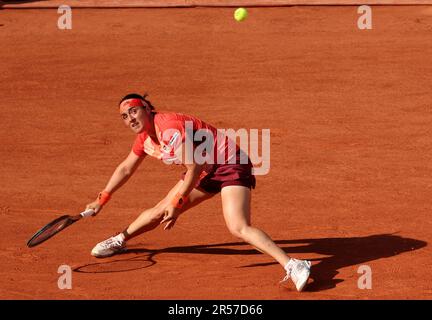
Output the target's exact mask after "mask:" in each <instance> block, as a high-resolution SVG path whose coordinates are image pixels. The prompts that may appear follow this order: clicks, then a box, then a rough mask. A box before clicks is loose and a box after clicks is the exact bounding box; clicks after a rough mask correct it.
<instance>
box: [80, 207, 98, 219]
mask: <svg viewBox="0 0 432 320" xmlns="http://www.w3.org/2000/svg"><path fill="white" fill-rule="evenodd" d="M94 213H95V212H94V210H93V209H87V210H85V211H83V212H81V213H80V215H81V216H82V217H83V218H85V217H90V216H92V215H94Z"/></svg>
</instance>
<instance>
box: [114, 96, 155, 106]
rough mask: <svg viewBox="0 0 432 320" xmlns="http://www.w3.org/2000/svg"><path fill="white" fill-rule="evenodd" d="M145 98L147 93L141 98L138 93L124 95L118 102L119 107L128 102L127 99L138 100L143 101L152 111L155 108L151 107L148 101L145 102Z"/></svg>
mask: <svg viewBox="0 0 432 320" xmlns="http://www.w3.org/2000/svg"><path fill="white" fill-rule="evenodd" d="M147 96H148V94H147V93H144V94H143V95H142V96H141V95H139V94H138V93H129V94H127V95H125V96H124V97H123V98H122V99H121V100H120V102H119V105H120V104H121V103H122V102H123V101H125V100H128V99H140V100H144V101H145V102H146V103H147V104H148V106H149V107H150V109H151V110H154V109H155V108H154V107H153V105H152V104H151V102H150V101H149V100H147Z"/></svg>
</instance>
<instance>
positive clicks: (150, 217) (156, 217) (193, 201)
mask: <svg viewBox="0 0 432 320" xmlns="http://www.w3.org/2000/svg"><path fill="white" fill-rule="evenodd" d="M182 183H183V181H182V180H180V181H179V182H178V183H177V184H176V185H175V186H174V187H173V188H172V189H171V190H170V191H169V192H168V194H167V195H166V197H165V198H164V199H162V200H161V201H160V202H159V203H158V204H157V205H155V206H154V207H153V208H150V209H147V210H145V211H144V212H142V213H141V214H140V216H139V217H138V218H137V219H136V220H135V221H134V222H132V223H131V224H130V225H129V227H128V228H127V229H126V230H125V232H124V233H125V236H126V240H129V239H131V238H133V237H136V236H137V235H140V234H142V233H143V232H147V231H150V230H153V229H154V228H156V227H157V226H159V224H160V222H161V220H162V219H163V215H164V211H163V209H164V208H166V206H167V205H168V204H169V203H170V202H171V201H172V199H173V198H174V196H175V195H176V194H177V192H178V190H179V189H180V186H181V185H182ZM212 196H213V194H210V193H206V192H204V191H201V190H198V189H193V190H192V191H191V193H190V194H189V196H188V198H189V201H188V202H187V203H186V204H185V205H184V206H183V208H182V209H181V211H180V214H182V213H184V212H185V211H187V210H188V209H190V208H193V207H195V206H197V205H198V204H200V203H201V202H203V201H204V200H207V199H209V198H211V197H212Z"/></svg>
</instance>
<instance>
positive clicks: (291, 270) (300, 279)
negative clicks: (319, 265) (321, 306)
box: [281, 259, 311, 291]
mask: <svg viewBox="0 0 432 320" xmlns="http://www.w3.org/2000/svg"><path fill="white" fill-rule="evenodd" d="M310 268H311V262H310V261H308V260H298V259H291V260H290V261H289V262H288V263H287V265H286V266H285V270H286V272H287V274H286V276H285V278H283V280H282V281H281V282H285V281H287V280H288V279H290V278H291V280H292V281H293V282H294V284H295V286H296V289H297V291H302V290H303V288H304V287H305V286H306V284H307V281H308V279H309V275H310Z"/></svg>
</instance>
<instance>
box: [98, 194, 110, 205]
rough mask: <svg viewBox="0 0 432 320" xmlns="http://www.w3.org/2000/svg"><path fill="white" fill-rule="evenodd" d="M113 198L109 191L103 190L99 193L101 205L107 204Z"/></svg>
mask: <svg viewBox="0 0 432 320" xmlns="http://www.w3.org/2000/svg"><path fill="white" fill-rule="evenodd" d="M110 199H111V195H110V194H109V192H106V191H102V192H100V193H99V195H98V201H99V204H100V205H101V206H103V205H105V204H106V203H107V202H108V201H109V200H110Z"/></svg>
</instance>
